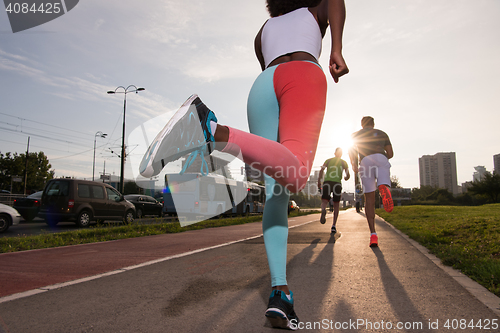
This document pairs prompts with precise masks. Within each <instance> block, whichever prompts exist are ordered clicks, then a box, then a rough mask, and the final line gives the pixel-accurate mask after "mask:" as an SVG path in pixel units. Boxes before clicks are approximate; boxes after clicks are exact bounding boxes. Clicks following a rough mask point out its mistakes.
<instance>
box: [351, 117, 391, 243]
mask: <svg viewBox="0 0 500 333" xmlns="http://www.w3.org/2000/svg"><path fill="white" fill-rule="evenodd" d="M361 126H362V127H363V129H362V130H359V131H358V132H355V133H353V134H352V140H353V143H354V145H353V148H352V149H351V151H350V152H349V156H350V158H351V164H352V169H353V170H354V172H359V176H360V178H361V183H362V184H363V192H364V194H365V214H366V219H367V220H368V226H369V228H370V233H371V236H370V246H371V247H375V246H378V236H377V233H376V231H375V190H376V189H377V186H378V189H379V191H380V195H381V196H382V203H383V205H384V208H385V210H386V211H387V212H392V210H393V208H394V203H393V202H392V197H391V191H390V189H389V188H390V187H391V174H390V168H391V164H390V163H389V159H390V158H392V157H393V156H394V152H393V150H392V144H391V141H390V140H389V136H388V135H387V134H386V133H385V132H383V131H381V130H378V129H375V128H374V126H375V121H374V119H373V118H372V117H363V119H362V120H361ZM358 156H359V167H358Z"/></svg>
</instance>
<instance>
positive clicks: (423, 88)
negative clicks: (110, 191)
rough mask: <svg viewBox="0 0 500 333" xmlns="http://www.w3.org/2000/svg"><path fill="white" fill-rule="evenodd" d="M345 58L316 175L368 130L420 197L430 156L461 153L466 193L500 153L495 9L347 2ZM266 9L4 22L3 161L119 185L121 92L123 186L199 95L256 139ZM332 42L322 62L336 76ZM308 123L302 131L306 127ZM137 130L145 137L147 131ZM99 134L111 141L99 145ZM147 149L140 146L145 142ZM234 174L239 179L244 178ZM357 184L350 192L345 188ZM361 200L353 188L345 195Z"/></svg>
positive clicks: (142, 6)
mask: <svg viewBox="0 0 500 333" xmlns="http://www.w3.org/2000/svg"><path fill="white" fill-rule="evenodd" d="M346 10H347V18H346V23H345V29H344V45H343V54H344V58H345V60H346V62H347V65H348V66H349V69H350V73H349V74H347V75H345V76H344V77H342V78H341V79H340V82H339V83H337V84H335V83H334V82H333V79H332V78H331V77H330V76H329V74H328V73H327V75H328V100H327V110H326V114H325V118H324V121H323V127H322V131H321V135H320V140H319V144H318V150H317V154H316V158H315V161H314V167H313V171H315V170H319V169H320V167H321V165H322V164H323V162H324V161H325V160H326V159H328V158H330V157H332V156H333V154H334V150H335V148H336V147H339V146H340V147H342V148H344V151H345V152H346V153H345V154H344V158H345V159H346V160H348V156H347V148H348V146H349V144H350V143H349V138H350V134H351V133H352V132H354V131H357V130H359V129H360V128H361V124H360V121H361V118H362V117H363V116H366V115H370V116H373V117H374V118H375V127H376V128H379V129H381V130H383V131H385V132H386V133H387V134H388V135H389V137H390V139H391V141H392V144H393V149H394V158H393V159H391V164H392V168H391V174H392V175H394V176H396V177H397V178H398V179H399V182H400V185H401V186H403V187H407V188H413V187H419V172H418V159H419V157H421V156H422V155H433V154H436V153H438V152H455V153H456V157H457V173H458V183H459V184H461V183H463V182H465V181H470V180H472V174H473V173H474V167H475V166H478V165H481V166H485V167H486V169H487V170H489V171H492V170H493V155H495V154H499V153H500V140H499V137H498V133H499V124H500V112H499V111H500V110H499V109H500V108H499V106H500V93H499V91H500V64H499V61H498V54H500V20H499V19H498V17H500V1H498V0H477V1H470V0H454V1H449V0H412V1H401V0H377V1H374V0H353V1H346ZM268 17H269V15H268V13H267V11H266V7H265V1H263V0H262V1H244V0H232V1H227V0H225V1H222V0H210V1H208V0H197V1H194V0H162V1H159V0H148V1H131V0H121V1H118V0H106V1H97V0H81V1H80V2H79V3H78V5H77V6H76V7H75V8H73V9H72V10H71V11H69V12H67V13H66V14H64V15H63V16H61V17H59V18H57V19H55V20H53V21H50V22H48V23H45V24H43V25H40V26H38V27H34V28H32V29H29V30H25V31H22V32H17V33H13V32H12V30H11V27H10V24H9V20H8V17H7V13H6V12H5V11H1V12H0V84H1V88H0V152H1V153H3V154H5V153H6V152H12V153H14V152H17V153H24V152H25V151H26V148H27V141H28V137H30V147H29V150H30V152H38V151H43V152H44V153H45V155H47V156H48V158H49V161H50V163H51V165H52V169H53V170H54V171H55V174H56V176H61V177H76V178H86V179H91V178H92V170H93V154H94V149H93V148H94V141H95V143H96V150H95V153H96V154H95V156H96V158H95V161H96V162H95V168H96V171H95V177H96V178H99V176H100V174H102V172H103V169H104V166H105V168H106V169H105V170H106V173H110V174H115V175H119V174H120V158H119V157H118V155H119V154H120V147H121V135H122V121H123V101H124V100H123V98H124V95H123V94H117V95H108V94H107V93H106V92H107V91H109V90H115V89H116V88H117V87H119V86H123V87H127V86H129V85H135V86H137V87H144V88H145V91H141V92H139V93H138V94H135V93H129V94H127V95H126V96H127V108H126V135H125V137H126V140H127V147H128V158H127V163H126V166H125V177H126V178H133V177H134V175H136V174H137V163H138V162H137V161H138V160H140V158H142V154H143V152H144V150H145V148H144V147H142V146H141V144H139V143H138V140H137V138H136V136H134V133H137V132H134V131H137V130H138V129H140V128H145V129H146V131H147V132H148V133H147V137H148V138H150V137H154V136H155V135H156V132H157V131H158V130H159V129H161V128H162V127H163V125H164V123H165V122H166V121H168V119H169V118H170V117H171V116H172V115H173V113H174V112H175V111H176V110H177V108H178V107H179V106H180V105H181V104H182V103H183V102H184V101H185V100H186V99H187V98H188V97H189V96H190V95H191V94H193V93H197V94H198V95H199V96H200V97H201V99H202V100H203V101H204V102H205V103H206V104H207V106H209V107H210V108H211V109H212V110H213V111H215V113H216V115H217V118H218V119H219V123H220V124H223V125H228V126H232V127H235V128H238V129H241V130H248V125H247V119H246V103H247V97H248V92H249V90H250V88H251V86H252V83H253V81H254V80H255V78H256V77H257V76H258V75H259V73H260V72H261V69H260V66H259V63H258V61H257V60H256V58H255V53H254V50H253V42H254V38H255V35H256V34H257V32H258V30H259V29H260V27H261V26H262V24H263V23H264V22H265V20H267V18H268ZM329 49H330V40H329V35H327V36H326V37H325V39H324V42H323V53H322V56H321V58H320V64H321V65H322V66H323V68H328V57H329ZM298 121H300V120H298ZM141 126H143V127H141ZM99 131H101V132H103V133H106V134H107V137H106V138H101V137H99V136H96V133H98V132H99ZM139 141H140V140H139ZM238 163H239V162H234V163H233V164H232V165H231V172H232V174H233V175H234V176H239V173H240V165H239V164H238ZM351 183H352V184H351ZM344 188H345V189H346V190H348V191H349V190H350V191H353V189H354V184H353V182H351V181H349V182H346V183H344Z"/></svg>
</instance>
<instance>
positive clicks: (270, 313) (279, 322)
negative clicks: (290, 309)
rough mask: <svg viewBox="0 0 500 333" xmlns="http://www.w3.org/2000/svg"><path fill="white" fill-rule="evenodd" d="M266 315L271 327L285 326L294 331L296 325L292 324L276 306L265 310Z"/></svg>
mask: <svg viewBox="0 0 500 333" xmlns="http://www.w3.org/2000/svg"><path fill="white" fill-rule="evenodd" d="M266 317H267V319H269V322H270V323H271V326H272V327H275V328H285V329H289V330H292V331H296V330H297V327H295V326H294V325H292V323H291V322H290V320H288V318H287V317H286V315H285V313H284V312H283V311H281V310H280V309H277V308H269V309H267V311H266Z"/></svg>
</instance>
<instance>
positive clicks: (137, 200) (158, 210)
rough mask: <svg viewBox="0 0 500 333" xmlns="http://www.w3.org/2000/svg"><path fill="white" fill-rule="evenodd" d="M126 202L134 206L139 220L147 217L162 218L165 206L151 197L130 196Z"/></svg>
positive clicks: (126, 197) (141, 195)
mask: <svg viewBox="0 0 500 333" xmlns="http://www.w3.org/2000/svg"><path fill="white" fill-rule="evenodd" d="M125 200H127V201H130V202H131V203H133V204H134V206H135V211H136V216H137V218H141V217H143V216H145V215H156V216H159V217H162V209H163V205H162V204H161V203H160V202H158V200H156V199H155V198H153V197H150V196H149V195H143V194H128V195H126V196H125Z"/></svg>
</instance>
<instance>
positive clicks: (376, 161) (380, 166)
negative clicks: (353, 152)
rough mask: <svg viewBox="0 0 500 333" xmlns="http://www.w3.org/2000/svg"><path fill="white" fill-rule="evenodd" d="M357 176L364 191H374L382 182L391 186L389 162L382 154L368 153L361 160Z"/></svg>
mask: <svg viewBox="0 0 500 333" xmlns="http://www.w3.org/2000/svg"><path fill="white" fill-rule="evenodd" d="M359 178H361V183H362V184H363V192H364V193H370V192H375V190H376V189H377V186H378V185H382V184H383V185H387V186H389V187H391V163H389V160H388V159H387V157H385V156H384V155H382V154H373V155H368V156H366V157H364V158H363V159H362V160H361V165H360V166H359Z"/></svg>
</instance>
